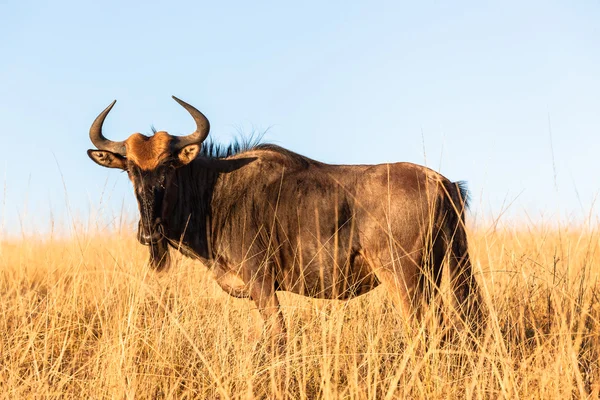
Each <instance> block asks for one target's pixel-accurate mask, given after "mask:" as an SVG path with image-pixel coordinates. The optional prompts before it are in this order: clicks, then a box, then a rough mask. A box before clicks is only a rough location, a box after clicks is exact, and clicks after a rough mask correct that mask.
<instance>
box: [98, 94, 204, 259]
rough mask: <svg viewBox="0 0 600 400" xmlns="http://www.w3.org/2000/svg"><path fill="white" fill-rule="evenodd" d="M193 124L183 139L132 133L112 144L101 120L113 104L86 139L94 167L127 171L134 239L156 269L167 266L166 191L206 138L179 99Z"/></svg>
mask: <svg viewBox="0 0 600 400" xmlns="http://www.w3.org/2000/svg"><path fill="white" fill-rule="evenodd" d="M173 99H175V101H177V102H178V103H179V104H180V105H182V106H183V107H184V108H185V109H186V110H187V111H188V112H189V113H190V114H191V115H192V117H193V118H194V120H195V121H196V131H195V132H194V133H192V134H190V135H187V136H171V135H169V134H168V133H167V132H163V131H160V132H156V133H155V134H154V135H153V136H145V135H142V134H141V133H134V134H133V135H131V136H129V138H128V139H127V140H124V141H122V142H114V141H112V140H109V139H106V138H105V137H104V135H103V134H102V125H103V123H104V119H105V118H106V116H107V115H108V113H109V112H110V110H111V109H112V108H113V106H114V105H115V103H116V100H115V101H113V102H112V103H111V104H110V105H109V106H108V107H107V108H106V109H105V110H104V111H102V112H101V113H100V115H98V117H96V120H95V121H94V123H93V124H92V127H91V128H90V139H91V140H92V143H93V144H94V145H95V146H96V147H97V148H98V150H88V152H87V153H88V156H89V157H90V158H91V159H92V160H93V161H94V162H96V163H97V164H99V165H101V166H103V167H107V168H118V169H122V170H125V171H127V174H128V175H129V179H130V180H131V182H132V183H133V187H134V190H135V195H136V197H137V201H138V206H139V210H140V221H139V225H138V240H139V241H140V243H142V244H144V245H147V246H150V259H151V262H152V265H153V266H154V267H155V268H156V269H158V270H160V269H163V268H164V267H166V266H167V265H168V264H169V252H168V246H167V245H168V243H167V239H166V238H165V236H164V233H165V226H164V221H165V220H166V218H165V216H164V213H165V211H166V208H167V203H168V198H169V196H168V195H167V191H168V189H169V187H170V185H171V180H172V179H173V176H174V172H175V169H177V168H179V167H182V166H184V165H186V164H188V163H190V162H191V161H192V160H194V158H196V156H197V155H198V152H199V151H200V146H201V144H202V142H203V141H204V140H205V139H206V137H207V136H208V132H209V129H210V125H209V122H208V119H207V118H206V117H205V116H204V114H202V113H201V112H200V111H198V110H197V109H195V108H194V107H192V106H191V105H189V104H187V103H186V102H184V101H182V100H179V99H178V98H176V97H175V96H173Z"/></svg>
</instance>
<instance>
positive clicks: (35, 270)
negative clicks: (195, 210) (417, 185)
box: [0, 222, 600, 399]
mask: <svg viewBox="0 0 600 400" xmlns="http://www.w3.org/2000/svg"><path fill="white" fill-rule="evenodd" d="M469 239H470V249H471V255H472V258H473V261H474V266H475V271H476V273H477V279H478V281H479V282H480V284H481V286H482V292H483V297H484V300H485V303H486V305H487V308H488V310H489V312H488V316H487V319H488V324H487V331H486V333H485V335H482V336H481V337H480V338H479V339H478V345H477V346H475V347H473V346H472V345H470V344H469V342H468V341H465V340H463V338H460V337H459V338H456V340H454V341H452V342H450V343H444V344H440V343H439V340H437V339H438V336H441V334H440V335H438V336H436V334H435V331H434V332H433V333H431V334H429V335H428V339H427V345H426V346H423V345H422V344H423V343H424V339H423V338H424V335H423V334H421V332H420V331H419V327H414V329H412V330H406V329H405V328H404V327H405V324H403V321H400V320H399V315H398V313H396V312H395V311H394V310H393V308H392V307H391V305H390V304H391V302H390V301H389V299H388V297H387V293H386V291H385V289H382V288H378V289H376V290H375V291H373V292H372V293H369V294H367V295H365V296H362V297H359V298H358V299H355V300H352V301H349V302H333V301H318V300H311V299H307V298H303V297H300V296H296V295H292V294H287V293H284V294H282V296H281V300H282V304H283V310H284V314H285V319H286V322H287V324H288V331H289V346H288V349H287V352H286V353H285V354H284V355H282V356H280V357H274V356H272V355H271V354H270V353H267V352H266V351H265V347H266V346H265V343H264V340H263V341H259V342H258V343H257V342H256V340H255V339H254V337H255V336H256V333H255V329H254V327H255V325H256V322H257V321H256V318H257V317H256V316H255V311H253V310H252V307H251V304H250V303H249V302H248V301H247V300H243V299H234V298H230V297H228V296H227V295H226V294H224V293H223V292H222V291H221V289H220V288H219V287H218V286H217V284H216V283H214V282H213V281H212V280H211V276H210V274H209V273H208V272H207V270H206V269H205V268H204V267H203V266H201V265H200V264H198V263H196V262H193V261H191V260H188V259H181V258H180V257H178V258H176V259H177V263H176V265H175V266H173V267H172V268H171V269H170V270H169V271H167V272H166V273H161V274H156V273H154V272H153V271H151V270H150V269H148V268H147V267H146V265H145V262H146V258H147V253H146V249H145V248H144V247H142V246H141V245H139V244H138V243H137V242H136V241H135V235H134V232H128V231H126V230H125V231H122V232H121V233H118V232H116V233H114V234H108V233H103V234H98V233H89V234H86V233H83V231H81V230H80V231H79V233H77V234H76V235H73V236H72V237H71V238H70V239H64V238H63V239H61V238H55V239H49V238H43V237H41V236H33V237H23V238H22V239H19V240H16V239H15V240H13V239H10V240H9V239H5V240H3V241H2V242H1V243H0V273H1V274H0V293H1V295H2V298H1V299H2V301H1V302H0V335H1V336H0V360H1V364H0V366H1V367H0V396H1V397H2V398H7V399H16V398H28V397H35V398H42V397H43V398H65V397H66V398H94V399H103V398H107V399H120V398H208V399H212V398H220V399H227V398H292V399H315V398H334V399H340V398H341V399H384V398H444V399H445V398H461V399H462V398H492V399H496V398H543V399H554V398H555V399H566V398H572V397H575V398H585V397H592V398H597V397H598V393H599V389H600V365H599V356H600V321H599V318H600V304H599V301H600V299H599V296H600V293H599V288H600V287H599V286H598V272H599V271H600V233H599V232H598V223H597V222H594V223H592V224H591V225H590V226H581V225H580V226H566V225H565V226H557V225H556V224H554V225H553V226H543V225H541V224H539V225H528V224H525V223H516V224H514V225H512V226H510V225H508V226H503V227H498V228H494V226H492V225H490V226H480V227H478V228H472V229H471V230H470V231H469Z"/></svg>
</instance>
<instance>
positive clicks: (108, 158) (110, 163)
mask: <svg viewBox="0 0 600 400" xmlns="http://www.w3.org/2000/svg"><path fill="white" fill-rule="evenodd" d="M87 154H88V156H89V157H90V158H91V159H92V161H94V162H95V163H96V164H98V165H101V166H103V167H106V168H119V169H126V168H127V163H126V162H125V157H123V156H122V155H120V154H116V153H112V152H110V151H104V150H88V151H87Z"/></svg>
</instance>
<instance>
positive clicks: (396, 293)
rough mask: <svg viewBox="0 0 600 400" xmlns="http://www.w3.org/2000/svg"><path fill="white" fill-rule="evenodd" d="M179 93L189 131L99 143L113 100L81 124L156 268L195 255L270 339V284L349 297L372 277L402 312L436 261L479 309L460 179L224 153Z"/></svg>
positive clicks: (258, 149)
mask: <svg viewBox="0 0 600 400" xmlns="http://www.w3.org/2000/svg"><path fill="white" fill-rule="evenodd" d="M178 102H179V103H180V104H182V105H183V106H184V107H185V108H186V109H187V110H188V111H189V112H190V113H191V114H192V116H193V117H194V119H195V121H196V123H197V130H196V132H194V133H193V134H192V135H188V136H185V137H175V136H171V135H169V134H167V133H166V132H157V133H155V135H154V136H151V137H146V136H143V135H140V134H134V135H132V136H131V137H130V138H129V139H127V140H126V141H124V142H112V141H109V140H107V139H106V138H104V137H103V135H102V132H101V127H102V122H103V120H104V118H105V117H106V114H107V113H108V112H109V111H110V108H111V107H112V105H111V106H109V107H108V108H107V109H106V110H105V111H104V112H103V113H102V114H101V115H100V116H99V117H98V118H97V119H96V121H95V122H94V124H93V125H92V129H91V130H90V138H92V141H93V142H94V143H95V144H97V146H98V147H99V148H100V150H99V151H98V150H90V151H89V152H88V154H89V155H90V157H91V158H92V159H93V160H94V161H95V162H97V163H98V164H100V165H103V166H107V167H111V168H121V169H124V170H126V171H127V172H128V174H129V177H130V179H131V180H132V182H133V184H134V188H135V191H136V197H137V199H138V204H139V207H140V214H141V218H140V224H139V235H138V238H139V239H140V242H142V243H143V244H147V245H149V247H150V251H151V261H152V264H153V265H154V266H155V267H156V268H157V269H162V268H164V267H166V266H167V265H169V252H168V247H169V246H171V247H173V248H176V249H179V250H180V251H181V252H182V253H183V254H185V255H188V256H191V257H194V258H197V259H199V260H201V261H202V262H203V263H204V264H205V265H206V266H207V267H209V268H211V269H212V270H213V271H214V272H215V276H216V278H217V282H219V284H220V285H221V287H223V289H224V290H225V291H227V292H228V293H230V294H231V295H233V296H236V297H248V298H250V299H251V300H253V301H254V302H255V303H256V305H257V308H258V309H259V311H260V312H261V313H262V315H263V317H264V319H265V320H266V321H270V325H271V328H272V332H273V333H274V334H275V335H277V336H279V337H280V339H281V337H282V336H284V335H281V334H283V333H284V331H285V325H284V323H283V318H282V315H281V312H280V310H279V303H278V299H277V295H276V292H277V291H281V290H284V291H290V292H293V293H297V294H302V295H305V296H311V297H317V298H325V299H348V298H352V297H354V296H357V295H361V294H363V293H366V292H368V291H370V290H371V289H373V288H375V287H377V286H378V285H380V284H382V285H385V286H387V288H388V290H389V292H390V295H391V297H392V299H393V300H394V302H395V303H396V305H397V306H398V308H399V309H400V311H402V312H403V314H404V315H405V316H406V317H407V318H410V316H411V315H418V314H419V312H420V307H419V306H420V303H421V302H422V301H423V299H425V300H427V298H426V296H425V295H426V294H429V293H430V292H431V291H429V290H425V289H426V288H427V285H429V287H431V288H433V290H434V291H435V290H437V289H438V288H439V284H440V279H441V276H442V267H443V265H445V264H446V265H448V268H449V275H450V278H451V283H452V287H453V289H454V296H455V300H456V304H457V305H458V308H459V309H461V312H462V314H463V315H468V314H470V313H471V311H472V310H474V311H475V312H477V302H478V296H479V295H478V290H477V286H476V282H475V280H474V279H473V274H472V270H471V264H470V261H469V257H468V252H467V241H466V233H465V227H464V211H465V208H466V190H465V189H464V187H462V186H461V184H459V183H452V182H450V181H449V180H448V179H446V178H445V177H443V176H442V175H440V174H439V173H437V172H435V171H433V170H430V169H429V168H426V167H423V166H419V165H415V164H411V163H394V164H380V165H329V164H325V163H321V162H318V161H315V160H312V159H310V158H307V157H304V156H301V155H299V154H296V153H294V152H291V151H289V150H286V149H283V148H281V147H278V146H274V145H268V144H259V145H254V146H248V147H247V148H242V149H239V151H237V152H236V151H233V152H230V153H231V154H227V155H222V154H219V152H218V151H216V152H214V151H213V150H214V147H213V146H212V145H211V144H208V145H207V144H206V143H203V142H204V139H205V138H206V136H207V134H208V126H209V125H208V120H206V117H204V116H203V115H202V113H200V112H199V111H198V110H196V109H194V108H193V107H191V106H190V105H188V104H187V103H184V102H181V101H180V100H178ZM113 104H114V103H113ZM201 146H204V147H201ZM103 147H105V148H108V149H109V150H108V151H107V150H103V149H102V148H103ZM445 259H447V262H446V263H445V262H444V260H445ZM232 281H233V282H235V283H233V284H232V283H231V282H232ZM278 334H279V335H278Z"/></svg>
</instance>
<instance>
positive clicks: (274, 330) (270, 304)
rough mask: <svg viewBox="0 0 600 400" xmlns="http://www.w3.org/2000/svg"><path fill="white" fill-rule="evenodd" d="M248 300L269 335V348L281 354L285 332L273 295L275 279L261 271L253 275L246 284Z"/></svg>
mask: <svg viewBox="0 0 600 400" xmlns="http://www.w3.org/2000/svg"><path fill="white" fill-rule="evenodd" d="M246 286H247V287H248V288H249V292H250V298H251V299H252V300H253V301H254V304H256V306H257V308H258V311H259V312H260V315H261V316H262V319H263V321H264V324H265V328H266V331H267V332H268V334H269V338H268V340H269V344H268V345H269V348H270V349H271V350H274V351H275V353H277V354H282V353H283V352H284V350H285V347H286V342H287V332H286V328H285V321H284V319H283V314H282V312H281V309H280V308H279V300H278V299H277V294H276V293H275V279H273V277H272V276H271V274H270V273H268V272H266V271H261V273H258V274H253V276H252V277H251V279H249V280H248V281H247V283H246Z"/></svg>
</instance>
